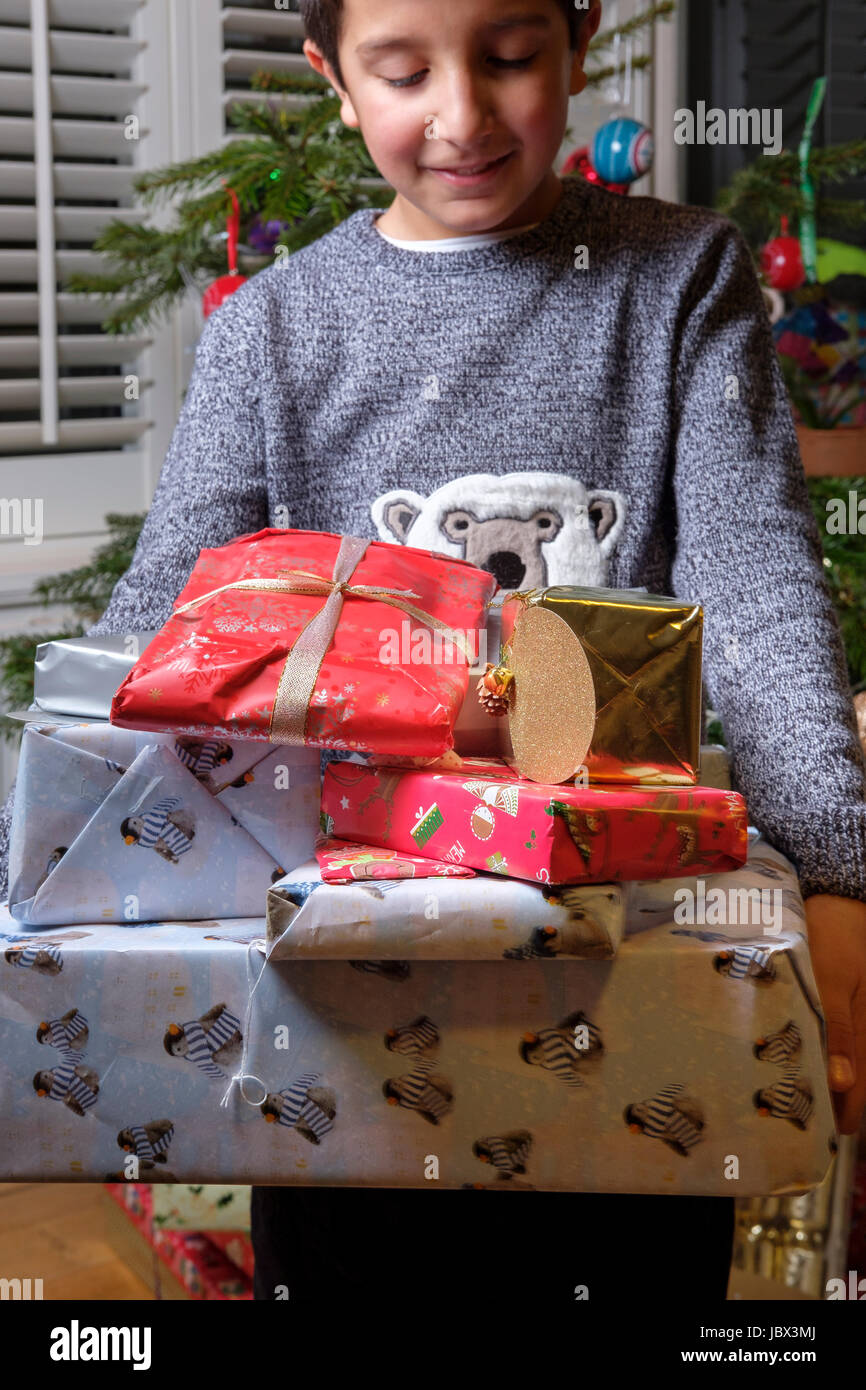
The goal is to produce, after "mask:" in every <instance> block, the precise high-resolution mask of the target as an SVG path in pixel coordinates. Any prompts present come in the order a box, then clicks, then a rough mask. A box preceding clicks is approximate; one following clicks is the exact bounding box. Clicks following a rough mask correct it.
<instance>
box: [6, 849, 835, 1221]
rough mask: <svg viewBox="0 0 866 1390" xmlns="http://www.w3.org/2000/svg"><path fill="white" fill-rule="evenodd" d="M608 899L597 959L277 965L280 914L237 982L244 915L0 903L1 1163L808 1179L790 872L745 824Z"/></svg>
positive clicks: (62, 1170)
mask: <svg viewBox="0 0 866 1390" xmlns="http://www.w3.org/2000/svg"><path fill="white" fill-rule="evenodd" d="M309 872H310V875H312V868H311V869H310V871H309ZM295 873H296V874H300V870H296V871H295ZM309 882H310V883H311V882H313V879H312V876H311V877H310V880H309ZM482 882H483V880H481V879H467V880H462V881H461V880H447V879H446V880H442V882H441V886H442V887H450V886H452V885H457V884H460V883H462V885H463V886H464V887H466V886H472V885H475V884H481V883H482ZM702 884H703V889H702V888H701V885H702ZM373 886H374V887H376V888H379V885H373ZM410 886H411V882H404V883H402V884H401V885H400V887H399V888H398V889H395V890H394V892H395V893H396V892H398V891H402V890H403V889H405V888H408V887H410ZM421 886H424V885H423V884H422V885H421ZM436 886H437V887H438V886H440V885H439V883H438V881H437V884H436ZM308 888H309V883H308ZM711 888H712V890H713V893H714V896H713V897H712V898H711V897H710V896H709V895H710V889H711ZM272 891H274V892H277V891H279V887H278V886H275V888H274V890H272ZM324 891H326V890H325V889H324V888H322V887H312V888H309V893H310V894H311V895H312V896H315V895H316V894H317V893H319V892H324ZM332 891H333V892H334V893H338V892H343V891H345V892H347V893H352V892H354V891H355V889H354V888H351V887H350V888H346V889H342V888H334V889H333V890H332ZM358 891H362V890H361V889H360V888H359V889H358ZM629 895H630V903H629V908H628V918H627V929H628V930H627V935H626V939H625V941H624V942H623V944H622V946H621V948H620V952H619V955H618V957H617V959H616V960H615V961H609V960H572V959H558V960H546V959H543V958H541V959H540V958H537V957H534V956H533V955H532V953H527V954H526V955H525V956H524V955H520V954H519V953H517V954H516V955H515V956H513V957H512V958H510V959H508V960H503V959H502V958H501V957H499V956H497V958H495V959H489V960H475V961H467V960H445V959H438V960H424V959H422V958H420V957H419V952H418V951H417V950H416V951H413V952H410V951H409V950H408V949H407V954H406V956H405V958H403V959H400V958H399V957H395V958H392V959H387V960H378V961H377V960H375V959H373V958H372V957H369V956H368V957H367V958H366V959H361V958H360V957H359V958H358V959H357V960H355V961H354V962H353V961H350V960H347V959H334V958H333V956H332V953H333V952H336V951H339V952H340V953H342V952H343V951H344V949H345V946H344V944H343V943H342V942H340V941H338V940H335V938H334V937H333V936H331V937H330V938H329V940H327V941H325V942H324V943H323V948H322V949H323V954H322V955H321V956H319V957H318V958H313V957H312V953H311V952H308V953H307V954H306V955H304V958H303V959H301V958H300V954H301V953H299V952H298V950H297V945H298V941H297V932H296V929H295V926H294V925H293V926H292V930H291V931H289V932H287V933H286V934H285V937H281V938H279V939H278V940H277V941H276V942H275V943H274V945H273V946H272V948H271V954H270V958H269V962H268V964H267V965H265V966H264V970H263V973H262V974H261V978H260V979H259V982H258V985H257V986H256V988H255V991H254V992H253V993H252V994H251V991H252V990H253V986H254V985H255V984H256V980H257V979H258V977H259V972H260V971H261V970H262V964H263V956H262V955H261V954H260V953H259V951H258V948H256V947H255V946H254V945H253V942H254V941H255V940H256V939H260V938H264V933H265V923H264V920H263V919H262V918H261V917H260V918H258V919H252V920H238V921H235V922H213V923H211V924H206V923H203V924H197V925H186V926H184V925H181V924H178V923H164V924H154V925H136V926H132V927H124V926H119V925H104V924H100V925H97V926H90V927H84V926H82V927H78V928H73V929H70V930H66V931H50V932H44V931H43V932H41V933H29V934H28V933H21V932H16V930H15V927H16V924H15V923H14V922H13V921H12V919H11V918H9V916H8V914H2V915H0V931H2V933H3V940H2V945H3V948H4V949H3V951H2V953H0V1044H2V1045H0V1105H2V1113H3V1117H4V1123H3V1126H2V1127H0V1179H2V1180H3V1181H8V1182H19V1181H34V1180H50V1181H70V1180H76V1179H77V1180H80V1181H91V1182H93V1181H105V1180H108V1178H109V1175H110V1176H111V1177H112V1178H114V1179H117V1178H118V1177H119V1176H121V1175H123V1174H124V1173H126V1175H127V1180H128V1181H133V1180H134V1174H133V1173H132V1172H130V1160H131V1159H132V1158H135V1159H136V1160H137V1168H138V1178H139V1179H140V1180H141V1181H144V1182H152V1181H155V1182H161V1181H168V1182H172V1181H173V1182H214V1183H261V1182H264V1183H268V1182H271V1183H281V1184H293V1183H299V1184H323V1185H350V1186H362V1187H364V1186H370V1187H377V1186H380V1187H391V1186H393V1187H416V1188H421V1187H428V1186H429V1185H430V1182H429V1173H430V1155H431V1154H433V1155H435V1157H436V1161H437V1165H438V1177H437V1186H438V1187H439V1188H440V1189H441V1188H462V1187H468V1188H475V1187H487V1188H491V1189H493V1190H498V1191H515V1190H527V1189H533V1188H534V1189H538V1190H550V1191H563V1192H565V1191H567V1192H575V1191H577V1192H645V1193H681V1194H689V1193H691V1194H696V1193H705V1194H709V1195H717V1196H727V1197H730V1196H735V1195H736V1196H752V1195H764V1194H768V1193H781V1192H796V1191H804V1190H807V1189H809V1188H810V1187H814V1186H815V1185H817V1183H819V1182H820V1181H821V1179H822V1178H823V1176H824V1174H825V1173H826V1171H827V1168H828V1165H829V1161H830V1157H831V1152H832V1150H833V1148H834V1145H835V1131H834V1124H833V1110H832V1104H831V1098H830V1094H829V1091H828V1089H827V1085H826V1080H825V1060H824V1055H823V1050H822V1021H821V1015H820V1009H819V1003H818V996H817V992H816V989H815V983H814V979H813V976H812V971H811V966H810V962H809V957H808V952H807V949H806V942H805V939H804V937H803V931H804V918H803V908H802V901H801V899H800V895H799V891H798V888H797V880H796V877H795V874H794V872H793V869H792V868H791V866H790V865H789V864H787V862H786V861H785V860H784V859H783V858H782V856H780V855H779V854H777V853H775V851H773V850H771V849H769V848H768V847H767V846H766V845H765V844H763V843H761V842H760V841H758V842H756V843H755V845H754V846H753V848H752V854H751V857H750V861H749V863H748V865H747V866H746V867H745V868H743V869H741V870H739V871H737V872H735V873H731V874H725V875H721V876H718V877H716V878H714V879H713V880H712V881H711V883H708V881H707V880H704V879H700V880H695V879H691V880H689V879H679V880H676V881H674V882H671V883H668V884H667V885H666V886H665V885H662V884H653V885H649V886H646V885H640V886H637V887H632V888H630V889H629ZM749 895H751V896H749ZM386 896H387V895H386ZM711 909H712V910H711ZM298 920H299V921H300V920H302V919H298ZM353 930H354V929H353V928H350V933H351V931H353ZM360 944H361V943H360V942H359V945H360ZM284 947H285V951H287V952H288V953H289V958H288V959H282V955H283V950H284ZM394 949H395V950H396V949H397V946H396V943H394ZM248 1015H249V1021H247V1020H248ZM245 1045H246V1051H245V1052H244V1046H245ZM241 1070H243V1072H244V1073H246V1078H245V1080H244V1083H243V1089H241V1085H240V1083H239V1082H234V1083H231V1078H232V1077H233V1076H235V1074H236V1073H238V1072H240V1071H241ZM224 1099H225V1100H226V1103H225V1104H222V1102H223V1100H224Z"/></svg>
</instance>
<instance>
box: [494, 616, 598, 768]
mask: <svg viewBox="0 0 866 1390" xmlns="http://www.w3.org/2000/svg"><path fill="white" fill-rule="evenodd" d="M511 668H512V670H513V671H514V672H515V679H514V680H513V682H512V683H511V686H510V688H509V690H510V693H511V704H510V710H509V723H510V734H511V746H512V749H513V755H514V763H515V766H516V767H517V769H518V771H519V772H520V774H521V776H523V777H529V778H530V779H531V780H532V781H533V782H548V783H550V782H567V781H569V780H570V779H571V778H572V777H574V775H575V773H576V772H577V770H578V768H579V767H581V766H582V765H583V762H584V759H585V758H586V753H587V749H588V748H589V745H590V742H591V740H592V731H593V728H594V725H595V686H594V684H593V679H592V672H591V670H590V667H589V662H588V661H587V659H586V655H585V653H584V650H583V647H582V645H581V641H580V638H579V637H578V636H577V634H576V633H574V632H572V630H571V628H570V627H569V626H568V623H566V622H565V621H564V620H563V619H562V618H560V617H559V615H558V614H557V613H554V612H552V611H551V610H550V609H549V608H541V607H533V608H528V609H527V610H526V611H525V612H524V613H522V614H521V616H520V617H519V618H518V620H517V622H516V623H515V626H514V634H513V637H512V639H511Z"/></svg>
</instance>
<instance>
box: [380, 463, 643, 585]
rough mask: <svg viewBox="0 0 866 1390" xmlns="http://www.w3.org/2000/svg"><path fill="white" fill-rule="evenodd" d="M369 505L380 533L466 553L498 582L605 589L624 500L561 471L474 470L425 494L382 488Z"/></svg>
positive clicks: (462, 556) (384, 537)
mask: <svg viewBox="0 0 866 1390" xmlns="http://www.w3.org/2000/svg"><path fill="white" fill-rule="evenodd" d="M371 512H372V516H373V521H374V523H375V526H376V529H377V531H378V533H379V536H380V539H381V540H383V541H396V542H397V543H398V544H401V545H412V546H416V547H418V548H420V549H422V550H437V551H440V552H442V553H444V554H446V555H453V556H456V557H457V558H459V559H461V560H468V561H469V562H470V564H473V565H475V566H477V568H478V569H484V570H488V571H489V572H490V573H491V574H492V575H494V576H495V578H496V580H497V581H498V583H499V585H500V587H501V588H503V589H532V588H543V587H544V586H546V585H552V584H582V585H590V586H593V587H601V588H604V587H606V586H607V582H608V570H609V566H610V559H611V556H612V554H613V552H614V550H615V549H616V546H617V545H618V543H619V540H620V537H621V536H622V532H623V528H624V526H625V518H626V502H625V498H624V497H623V496H622V494H621V493H619V492H609V491H602V490H599V489H597V488H596V489H592V490H590V489H587V488H586V487H585V486H584V484H583V483H582V482H579V481H578V479H576V478H570V477H568V476H566V475H565V474H562V473H506V474H504V475H502V476H501V477H497V476H496V475H495V474H493V473H474V474H471V475H469V476H467V477H464V478H456V479H454V480H453V481H452V482H450V483H446V484H445V485H444V486H443V487H440V488H437V490H436V491H435V492H432V493H431V494H430V496H429V497H422V496H421V494H420V493H418V492H413V491H411V489H409V488H398V489H396V490H394V491H393V492H386V493H384V494H383V495H382V496H381V497H378V498H377V499H376V501H375V502H374V503H373V505H372V508H371Z"/></svg>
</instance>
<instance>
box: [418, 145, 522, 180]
mask: <svg viewBox="0 0 866 1390" xmlns="http://www.w3.org/2000/svg"><path fill="white" fill-rule="evenodd" d="M513 153H514V151H513V150H509V151H508V153H507V154H503V155H500V156H499V158H498V159H488V160H485V161H483V162H480V163H475V164H461V165H453V166H447V167H444V168H437V167H436V166H435V165H433V164H426V165H425V166H424V168H425V169H426V170H427V172H428V173H430V174H436V175H437V176H438V177H439V178H441V179H444V180H445V182H446V183H451V184H454V185H455V186H456V187H458V188H464V187H470V186H472V185H474V184H477V183H484V182H486V181H488V180H490V179H493V178H495V177H496V175H497V174H498V172H499V170H500V169H501V168H502V166H503V165H504V164H505V163H506V162H507V161H508V160H509V159H510V158H511V156H512V154H513Z"/></svg>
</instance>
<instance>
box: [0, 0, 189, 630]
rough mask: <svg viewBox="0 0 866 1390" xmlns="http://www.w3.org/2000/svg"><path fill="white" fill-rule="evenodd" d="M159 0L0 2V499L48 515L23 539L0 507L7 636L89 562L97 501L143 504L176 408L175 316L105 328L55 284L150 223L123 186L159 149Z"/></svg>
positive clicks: (96, 263) (163, 0) (2, 614)
mask: <svg viewBox="0 0 866 1390" xmlns="http://www.w3.org/2000/svg"><path fill="white" fill-rule="evenodd" d="M169 9H170V4H169V0H0V111H2V112H3V113H4V114H2V115H0V497H2V498H4V499H22V501H23V500H24V499H33V500H36V499H38V500H39V501H40V502H41V505H42V517H43V527H44V535H43V539H42V541H41V543H40V544H25V543H24V542H23V539H22V536H21V535H20V534H17V535H16V534H14V533H13V531H12V530H11V528H10V522H9V518H10V516H12V515H13V513H12V511H10V510H9V509H7V512H6V523H7V524H6V526H5V527H4V528H3V530H2V533H0V629H2V630H3V631H6V632H9V631H14V630H20V629H21V628H26V627H27V626H34V625H35V626H37V627H41V626H44V625H45V619H46V617H47V616H48V615H46V614H45V613H44V611H43V610H42V609H40V608H39V607H37V606H35V605H33V604H32V600H31V597H30V594H31V586H32V584H33V582H34V581H35V580H37V579H38V578H40V577H42V576H43V575H46V574H53V573H56V572H58V571H59V570H62V569H67V568H71V567H73V566H75V565H79V564H84V563H86V561H87V560H88V559H89V557H90V555H91V554H92V551H93V548H94V545H95V544H98V543H99V541H100V539H101V538H103V536H104V530H105V528H104V516H105V514H106V513H107V512H109V511H122V512H131V511H143V510H145V509H146V508H147V506H148V504H149V502H150V498H151V496H152V492H153V486H154V484H155V481H156V477H157V476H158V472H159V467H160V465H161V461H162V457H164V452H165V448H166V447H167V443H168V439H169V438H170V435H171V427H172V426H173V423H174V418H175V417H176V413H177V402H178V400H179V395H180V389H181V385H180V381H179V376H180V372H179V361H180V356H179V348H180V344H179V343H178V342H177V341H176V329H175V328H174V326H173V325H169V326H167V327H164V326H160V327H158V328H156V329H147V330H145V331H142V332H137V333H132V334H121V335H110V334H106V333H104V332H103V330H102V327H101V324H102V321H103V319H104V318H105V317H106V316H107V313H108V311H109V308H110V305H109V303H108V302H107V301H106V300H104V299H103V298H102V297H101V296H96V295H92V296H91V295H88V296H83V295H77V294H70V293H68V292H67V291H66V289H65V284H66V281H67V280H68V277H69V276H70V275H72V274H74V273H76V272H80V271H85V270H100V269H103V268H108V267H107V266H106V264H105V262H104V261H103V259H102V257H101V256H100V255H99V254H98V253H96V252H95V251H94V250H93V242H94V240H95V239H96V237H97V236H98V235H99V233H100V231H101V230H102V228H103V227H104V226H105V225H106V223H107V222H109V221H111V220H114V219H120V220H127V221H130V222H133V221H140V220H141V221H150V222H152V223H154V224H156V223H157V218H156V217H154V216H146V215H145V214H144V213H143V212H142V210H141V209H140V208H139V207H137V206H136V203H135V197H134V193H133V190H132V180H133V178H134V177H135V175H136V174H137V173H139V172H141V171H143V170H144V169H146V168H151V167H155V166H156V165H158V164H161V163H165V162H168V160H169V159H170V158H171V151H172V144H173V141H172V129H171V119H170V112H171V99H170V98H171V93H170V90H169V86H170V83H169V82H167V79H166V74H167V72H168V70H169V63H168V62H167V42H168V33H169V30H168V24H167V17H168V11H169ZM133 120H137V121H138V123H139V129H138V132H137V135H138V138H133V139H130V138H128V135H129V134H130V133H132V134H136V132H135V131H134V130H131V122H132V121H133ZM157 363H158V364H159V371H158V373H157V372H156V371H155V370H154V368H155V365H156V364H157Z"/></svg>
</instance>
